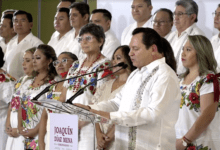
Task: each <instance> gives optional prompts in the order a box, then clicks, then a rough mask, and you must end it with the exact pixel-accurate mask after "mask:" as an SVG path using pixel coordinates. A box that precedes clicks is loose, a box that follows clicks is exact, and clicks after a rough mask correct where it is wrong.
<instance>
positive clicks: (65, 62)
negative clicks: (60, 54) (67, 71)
mask: <svg viewBox="0 0 220 150" xmlns="http://www.w3.org/2000/svg"><path fill="white" fill-rule="evenodd" d="M68 60H72V59H67V58H64V59H62V60H61V62H60V61H59V60H55V61H53V66H54V67H57V66H58V65H59V64H60V63H62V64H63V65H66V64H67V61H68Z"/></svg>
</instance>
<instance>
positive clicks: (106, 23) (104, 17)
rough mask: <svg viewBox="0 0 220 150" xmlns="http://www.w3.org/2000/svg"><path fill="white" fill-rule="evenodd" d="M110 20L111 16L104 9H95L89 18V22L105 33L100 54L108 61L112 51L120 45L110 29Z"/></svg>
mask: <svg viewBox="0 0 220 150" xmlns="http://www.w3.org/2000/svg"><path fill="white" fill-rule="evenodd" d="M111 19H112V15H111V13H110V12H109V11H108V10H106V9H95V10H93V11H92V15H91V17H90V22H92V23H94V24H97V25H100V26H102V28H103V30H104V32H105V43H104V45H103V48H102V54H103V55H104V56H105V57H107V58H109V59H110V60H111V59H112V55H113V53H114V51H115V50H116V48H117V47H118V46H119V45H120V42H119V41H118V39H117V37H116V36H115V34H114V33H113V31H111V29H110V27H111Z"/></svg>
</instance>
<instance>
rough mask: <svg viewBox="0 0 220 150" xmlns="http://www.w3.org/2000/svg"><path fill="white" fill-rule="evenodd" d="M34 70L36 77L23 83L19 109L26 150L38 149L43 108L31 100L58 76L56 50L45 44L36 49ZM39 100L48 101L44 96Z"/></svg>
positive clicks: (19, 127)
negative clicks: (55, 62)
mask: <svg viewBox="0 0 220 150" xmlns="http://www.w3.org/2000/svg"><path fill="white" fill-rule="evenodd" d="M33 58H34V59H33V68H34V71H35V72H36V75H35V76H34V77H33V78H26V79H25V80H24V79H23V80H24V81H23V82H22V95H21V97H20V98H19V99H20V106H19V109H18V131H17V133H18V134H20V135H22V136H23V137H24V138H25V140H24V149H38V131H39V122H40V118H41V114H42V110H43V108H41V107H39V106H37V105H36V104H34V103H32V102H31V101H30V100H31V99H32V98H33V97H34V96H36V95H37V94H38V93H40V92H41V91H42V90H43V89H44V88H45V87H47V86H49V85H50V83H51V82H53V79H54V77H55V76H56V75H57V73H56V70H55V68H54V66H53V61H55V60H56V59H57V57H56V53H55V51H54V49H53V48H52V47H51V46H49V45H45V44H41V45H39V46H38V47H37V48H36V51H35V52H34V56H33ZM39 99H46V95H42V96H41V97H40V98H39Z"/></svg>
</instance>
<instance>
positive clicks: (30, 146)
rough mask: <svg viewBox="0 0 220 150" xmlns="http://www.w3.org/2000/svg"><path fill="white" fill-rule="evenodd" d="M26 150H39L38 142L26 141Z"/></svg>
mask: <svg viewBox="0 0 220 150" xmlns="http://www.w3.org/2000/svg"><path fill="white" fill-rule="evenodd" d="M24 149H33V150H39V146H38V140H34V139H25V145H24Z"/></svg>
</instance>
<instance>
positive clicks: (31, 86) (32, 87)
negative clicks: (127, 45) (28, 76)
mask: <svg viewBox="0 0 220 150" xmlns="http://www.w3.org/2000/svg"><path fill="white" fill-rule="evenodd" d="M37 76H38V75H37ZM37 76H36V77H37ZM47 76H48V75H46V76H45V77H44V78H43V79H41V80H40V81H43V84H44V83H45V81H44V80H45V79H46V78H47ZM36 77H35V78H34V79H33V82H32V83H31V85H30V88H31V89H35V88H38V87H40V86H41V85H43V84H40V83H39V84H37V87H34V83H35V80H36Z"/></svg>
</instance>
